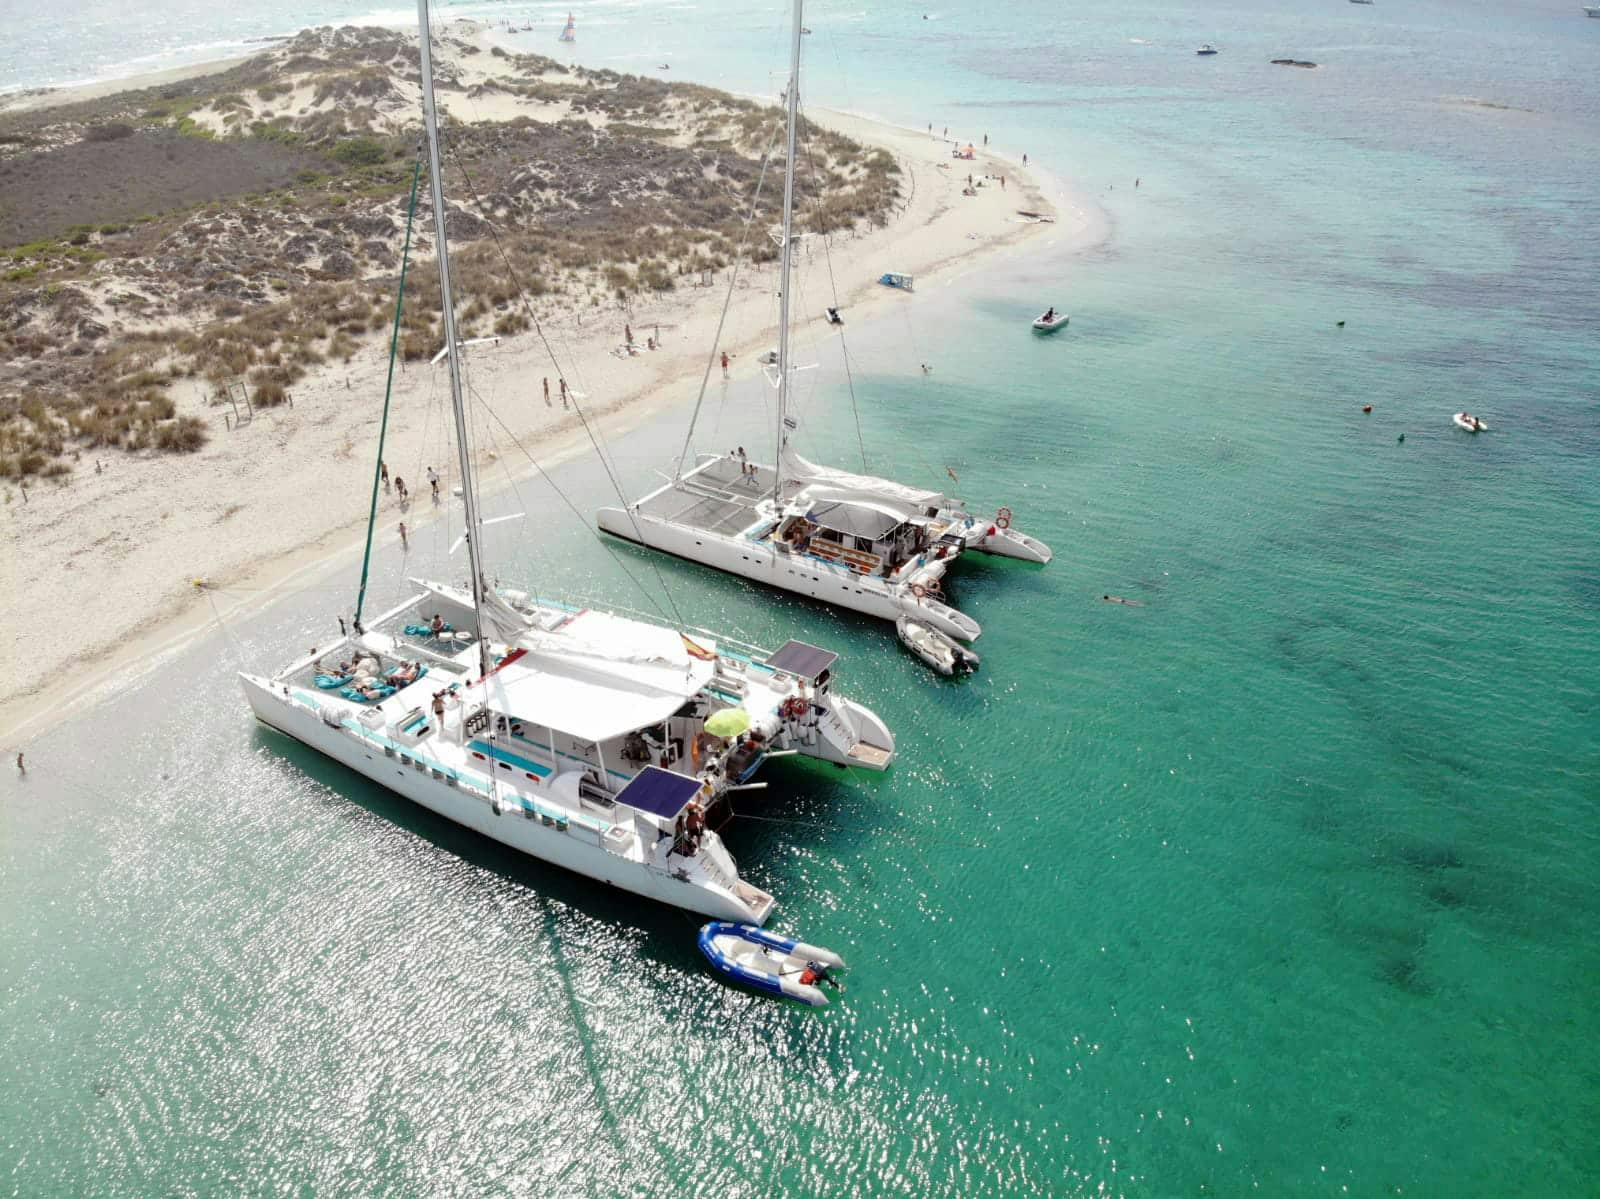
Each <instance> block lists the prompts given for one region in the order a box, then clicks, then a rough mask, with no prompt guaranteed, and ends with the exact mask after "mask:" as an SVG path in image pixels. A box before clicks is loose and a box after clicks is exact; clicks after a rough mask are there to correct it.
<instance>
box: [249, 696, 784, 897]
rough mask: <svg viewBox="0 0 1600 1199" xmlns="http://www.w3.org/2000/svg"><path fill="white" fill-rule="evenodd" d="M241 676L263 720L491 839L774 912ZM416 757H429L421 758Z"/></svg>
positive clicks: (617, 882)
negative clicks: (460, 782) (448, 772)
mask: <svg viewBox="0 0 1600 1199" xmlns="http://www.w3.org/2000/svg"><path fill="white" fill-rule="evenodd" d="M240 681H241V682H242V684H243V686H244V693H245V698H246V699H248V700H249V702H250V708H251V710H252V711H253V712H254V713H255V715H256V719H258V720H260V721H261V723H263V724H265V725H268V726H269V727H271V728H273V729H276V730H277V731H278V732H280V733H282V734H283V735H284V736H286V737H292V738H293V739H294V740H296V741H298V742H300V743H301V744H302V745H306V746H309V747H310V748H312V749H314V750H316V751H317V752H319V753H321V754H324V755H326V756H327V757H329V758H332V759H333V760H334V761H335V762H338V763H340V764H341V765H343V766H348V767H349V768H350V769H351V770H354V771H355V772H356V773H357V774H360V775H362V776H364V777H366V778H368V779H371V780H372V781H373V782H375V783H377V784H378V785H379V786H380V787H385V788H387V789H388V790H390V791H392V792H394V793H395V794H396V795H399V796H401V797H403V798H405V799H409V800H410V801H411V802H412V803H415V804H418V805H420V806H422V807H424V808H427V809H428V810H429V811H430V812H434V813H436V814H437V815H439V816H443V817H444V818H445V819H446V820H450V821H453V822H455V823H456V824H459V825H461V826H462V827H463V828H469V829H471V830H472V831H473V832H476V833H481V834H482V835H483V836H485V837H488V838H489V839H490V840H491V841H498V842H499V843H500V844H502V845H505V846H509V847H510V848H511V849H515V850H517V851H518V852H519V853H525V854H527V855H528V856H529V857H533V858H538V859H539V860H540V861H542V862H549V863H550V864H552V865H555V866H561V867H563V868H565V869H567V870H570V871H572V872H573V873H575V874H581V875H583V876H584V877H586V878H591V879H594V880H595V881H596V882H602V883H607V884H609V885H610V886H613V887H619V888H621V889H622V890H624V891H630V892H632V893H633V894H635V895H641V896H643V897H644V898H646V899H653V900H656V901H658V902H660V903H665V904H671V905H672V906H673V907H677V908H683V909H685V910H686V911H690V912H697V913H699V914H701V915H705V916H713V917H715V918H717V919H719V920H738V921H745V922H748V923H753V924H760V923H762V922H763V920H764V919H765V918H766V916H767V915H769V914H770V911H762V912H756V911H755V910H753V909H752V908H751V907H750V906H749V905H746V904H743V903H740V902H739V901H738V900H737V899H735V898H734V897H733V896H731V895H725V894H722V893H720V892H717V891H713V890H711V889H709V888H706V887H701V886H696V885H694V884H693V883H691V882H688V881H685V880H682V879H679V878H676V877H674V876H673V875H671V874H668V873H666V872H664V871H661V870H657V869H654V868H652V867H648V866H646V865H644V864H643V863H640V862H638V861H635V860H632V859H629V858H625V857H622V856H620V855H618V854H616V853H613V852H612V851H610V850H609V849H607V848H605V846H603V845H601V844H600V843H599V838H598V836H597V835H596V834H595V833H593V832H591V831H590V830H588V829H585V828H583V827H582V826H580V825H578V824H576V823H574V824H571V825H569V826H568V828H567V829H566V830H565V831H560V830H558V829H557V828H556V827H554V826H552V825H546V824H543V823H542V822H540V821H539V820H530V819H528V818H526V817H525V816H524V815H523V814H522V813H521V812H519V811H517V810H516V809H514V808H511V807H510V806H509V804H508V806H507V807H506V809H505V810H504V812H503V814H497V812H499V809H497V808H496V807H495V805H494V803H493V801H491V800H490V799H489V798H488V797H487V796H485V795H482V794H479V793H478V792H476V791H473V790H470V789H466V788H463V787H460V786H451V785H450V784H449V783H448V782H447V781H446V780H445V779H442V778H435V777H434V775H433V773H432V772H431V771H430V770H428V769H427V768H426V766H425V765H424V766H422V767H421V768H419V767H417V766H412V767H408V766H405V765H402V764H401V762H400V761H399V760H398V759H397V758H392V757H389V756H388V755H386V754H385V753H384V751H383V749H382V748H380V747H379V746H377V745H375V744H372V743H371V742H368V741H365V740H362V739H358V738H357V737H355V736H353V735H352V734H351V733H350V732H348V731H346V730H345V729H343V728H337V729H336V728H334V727H332V726H331V725H329V724H327V723H325V722H324V720H323V719H322V718H321V717H320V716H319V715H318V714H317V713H316V712H314V711H312V710H311V709H309V708H306V707H302V706H300V705H298V704H294V703H291V702H290V701H289V700H288V699H286V698H285V697H284V696H283V694H282V693H281V690H279V689H278V688H275V687H274V685H273V684H272V683H271V682H270V681H269V680H267V679H265V678H261V677H259V676H254V675H241V676H240ZM279 686H280V687H281V685H279ZM412 760H413V761H414V762H419V763H420V762H423V761H424V759H423V758H422V757H421V756H420V755H418V756H415V757H413V758H412Z"/></svg>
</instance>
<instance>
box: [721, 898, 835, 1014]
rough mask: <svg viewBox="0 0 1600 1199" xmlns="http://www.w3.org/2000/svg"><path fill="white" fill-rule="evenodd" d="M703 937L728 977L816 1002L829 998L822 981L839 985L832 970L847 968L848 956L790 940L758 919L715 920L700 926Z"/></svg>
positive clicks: (820, 1004)
mask: <svg viewBox="0 0 1600 1199" xmlns="http://www.w3.org/2000/svg"><path fill="white" fill-rule="evenodd" d="M699 941H700V952H701V953H703V954H705V956H706V960H707V961H708V962H710V963H711V964H712V965H713V966H714V967H716V968H717V970H718V971H720V972H721V973H723V974H725V975H727V976H728V977H729V978H731V979H734V980H735V981H737V982H742V983H744V984H745V986H747V987H753V988H755V989H756V990H757V991H762V992H765V993H766V994H768V995H774V996H777V997H778V998H780V999H793V1000H796V1001H797V1002H799V1003H808V1004H810V1005H811V1006H812V1007H824V1006H825V1005H826V1004H827V1002H828V997H827V996H826V995H824V994H823V993H822V986H821V984H822V983H828V984H830V985H831V986H834V987H839V984H838V983H837V982H835V981H834V980H833V978H832V976H831V973H830V972H831V971H834V970H843V969H844V959H843V958H842V957H840V956H839V955H838V954H836V953H834V952H833V951H832V950H831V949H823V948H822V947H821V946H818V945H807V944H806V943H805V942H803V941H791V940H790V939H789V938H788V937H780V936H779V935H778V934H777V933H769V932H768V931H767V930H766V929H763V928H757V927H755V925H753V924H735V923H733V922H732V921H730V920H713V921H712V922H711V923H710V924H707V925H703V926H702V927H701V929H700V937H699ZM840 989H841V990H842V989H843V988H842V987H841V988H840Z"/></svg>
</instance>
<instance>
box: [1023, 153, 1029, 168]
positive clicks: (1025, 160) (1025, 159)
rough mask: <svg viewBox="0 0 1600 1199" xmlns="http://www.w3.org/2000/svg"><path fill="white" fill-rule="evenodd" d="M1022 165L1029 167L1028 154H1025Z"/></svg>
mask: <svg viewBox="0 0 1600 1199" xmlns="http://www.w3.org/2000/svg"><path fill="white" fill-rule="evenodd" d="M1022 165H1023V166H1027V165H1028V156H1027V155H1026V154H1024V155H1023V156H1022Z"/></svg>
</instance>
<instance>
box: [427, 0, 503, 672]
mask: <svg viewBox="0 0 1600 1199" xmlns="http://www.w3.org/2000/svg"><path fill="white" fill-rule="evenodd" d="M417 22H418V24H419V25H420V26H421V33H422V36H421V38H420V39H419V42H418V44H419V45H420V46H421V49H422V119H423V122H424V123H425V124H426V125H427V128H428V186H429V188H430V189H431V191H432V194H433V223H434V229H435V233H436V235H437V238H438V242H439V299H440V303H441V306H442V307H443V308H444V344H445V346H446V347H447V350H446V353H445V361H446V362H447V363H449V366H450V405H451V407H452V408H453V409H454V410H455V415H456V449H457V451H458V453H459V454H460V458H461V495H462V498H463V499H464V500H465V501H466V507H467V512H466V522H467V524H466V532H465V536H466V540H467V556H468V557H469V558H470V559H471V562H472V606H473V609H474V610H475V611H476V612H477V614H478V624H479V628H478V668H479V673H480V675H486V674H488V673H489V644H488V638H487V637H486V636H484V631H483V612H484V603H483V593H484V588H485V586H486V584H485V581H484V573H483V562H482V560H481V559H480V557H479V551H478V533H479V530H480V529H481V528H482V526H481V525H480V524H479V523H478V493H477V488H476V487H475V486H474V485H473V480H472V448H471V446H470V445H468V443H467V406H466V402H465V400H464V399H463V398H462V392H461V344H460V342H459V341H457V339H456V309H455V302H454V300H453V298H452V296H451V292H450V249H449V246H448V244H447V243H446V240H445V229H444V172H443V170H442V169H441V168H440V165H439V113H438V109H437V108H436V107H435V106H434V100H433V50H432V46H431V41H432V38H431V36H430V33H429V23H428V0H417Z"/></svg>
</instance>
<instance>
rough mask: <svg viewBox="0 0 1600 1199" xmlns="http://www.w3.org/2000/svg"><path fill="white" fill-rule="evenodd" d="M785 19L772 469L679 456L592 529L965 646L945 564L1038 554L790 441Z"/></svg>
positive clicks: (972, 629)
mask: <svg viewBox="0 0 1600 1199" xmlns="http://www.w3.org/2000/svg"><path fill="white" fill-rule="evenodd" d="M794 8H795V12H794V31H793V46H792V55H791V59H790V68H789V86H788V89H787V92H786V96H785V102H786V104H787V108H788V113H787V116H788V133H787V148H788V157H787V160H786V161H787V162H788V164H789V169H788V170H786V171H785V173H784V175H785V178H784V189H783V230H782V233H781V235H780V238H779V241H780V246H781V255H780V267H779V271H780V274H779V285H778V294H779V305H780V308H779V329H778V350H777V361H776V372H777V373H776V382H777V388H778V427H777V444H778V452H777V461H776V463H775V464H773V465H771V466H767V465H761V464H758V463H754V462H747V461H746V460H745V459H744V458H743V457H742V456H740V455H737V454H735V455H729V454H708V455H701V456H699V457H698V458H697V459H696V461H695V462H694V464H693V465H692V466H689V464H688V463H687V461H686V459H687V451H686V452H685V454H683V455H681V456H680V457H679V459H678V461H677V463H676V465H675V468H674V472H673V477H672V479H671V480H670V481H669V482H668V483H667V484H666V485H665V486H662V487H659V488H657V489H656V490H654V491H652V492H650V493H649V494H648V495H645V496H644V497H643V498H641V499H639V500H636V501H634V502H633V503H631V504H629V505H628V506H627V507H625V508H602V509H600V511H599V513H598V522H599V525H600V527H601V528H602V529H604V530H605V531H606V532H607V533H610V534H612V535H613V536H616V537H622V538H625V539H627V540H629V541H634V542H638V543H639V544H641V545H646V546H649V547H651V548H652V549H658V550H664V551H666V552H667V553H670V554H676V555H677V556H679V557H681V558H687V559H689V560H691V561H694V562H700V563H703V564H704V565H706V566H714V567H716V568H717V569H718V570H724V571H728V572H729V573H731V574H736V575H742V576H743V577H745V578H747V579H753V580H756V581H758V582H762V583H767V584H770V585H771V586H774V587H781V588H783V589H784V590H786V591H794V592H798V593H799V594H801V595H804V596H809V597H810V598H812V599H816V600H821V601H823V602H824V603H830V604H837V605H839V606H840V607H843V608H851V609H854V610H855V611H857V612H864V613H866V614H867V615H869V616H877V617H880V618H881V619H884V620H892V621H897V622H898V621H900V620H901V618H903V617H906V618H909V619H910V620H911V621H912V622H914V623H918V624H921V625H924V626H927V627H929V628H932V629H934V630H937V632H938V633H940V634H943V635H944V636H946V637H949V638H953V639H957V640H960V641H972V640H974V639H976V638H977V636H978V635H979V633H981V632H982V629H981V628H980V626H979V625H978V622H977V621H975V620H973V619H972V617H970V616H968V615H967V614H966V613H964V612H960V611H958V610H957V609H955V608H954V607H952V606H950V605H949V604H948V603H946V602H944V600H943V599H942V598H941V595H942V593H943V580H944V576H945V573H946V572H947V571H948V570H949V569H950V567H951V565H952V564H953V563H954V562H955V561H956V560H957V559H958V558H960V557H961V555H962V554H964V553H969V552H972V551H977V552H979V553H986V554H998V555H1001V556H1004V557H1008V558H1020V559H1023V560H1025V561H1029V562H1040V563H1043V562H1048V561H1050V558H1051V553H1050V547H1049V546H1047V545H1046V544H1045V543H1044V542H1042V541H1040V540H1038V539H1037V538H1034V537H1029V536H1028V535H1027V534H1025V533H1023V532H1021V531H1020V530H1019V529H1016V528H1014V527H1013V526H1012V513H1011V509H1009V508H1001V509H1000V510H999V511H998V512H996V513H995V515H994V516H993V517H989V518H984V517H980V516H976V515H974V514H972V513H970V512H968V511H967V510H966V509H965V507H964V506H963V505H962V504H961V503H960V502H959V501H957V500H956V499H954V498H953V497H951V496H949V495H947V494H945V493H943V492H940V491H932V490H928V489H926V488H917V487H908V486H906V485H905V484H902V483H896V482H893V481H892V480H889V479H881V478H877V477H875V476H871V475H857V474H852V473H849V472H847V471H842V470H835V469H832V468H830V467H826V466H818V465H816V464H815V463H812V462H808V461H806V459H804V458H802V457H801V456H800V455H799V454H798V453H797V452H796V451H795V450H794V449H793V447H792V446H791V445H790V444H789V441H790V434H791V433H792V432H793V431H794V429H795V428H796V427H797V426H796V421H795V419H794V417H793V416H792V415H791V413H790V411H789V399H790V392H791V381H792V380H791V376H792V373H793V369H794V368H793V365H792V363H791V361H790V349H789V324H790V311H789V296H790V276H791V271H792V267H793V245H794V240H795V237H794V182H795V179H794V177H795V164H796V163H797V161H798V160H797V158H796V154H795V137H796V128H797V118H798V114H799V97H800V39H801V32H802V30H803V28H804V26H803V24H802V21H801V17H802V12H801V8H802V0H796V2H795V6H794Z"/></svg>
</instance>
